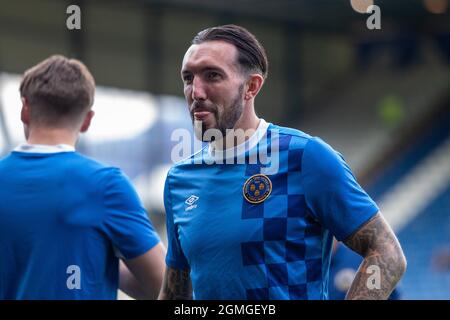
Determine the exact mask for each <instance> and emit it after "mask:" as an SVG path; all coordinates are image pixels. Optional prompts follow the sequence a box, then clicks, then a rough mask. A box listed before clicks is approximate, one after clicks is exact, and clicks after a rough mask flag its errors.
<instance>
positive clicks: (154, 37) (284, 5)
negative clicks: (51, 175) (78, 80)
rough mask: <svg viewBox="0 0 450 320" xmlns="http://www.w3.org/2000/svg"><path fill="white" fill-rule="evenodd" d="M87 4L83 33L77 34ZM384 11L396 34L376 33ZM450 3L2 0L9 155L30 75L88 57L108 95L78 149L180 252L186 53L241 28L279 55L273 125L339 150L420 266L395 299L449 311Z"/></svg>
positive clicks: (388, 28)
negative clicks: (175, 223) (171, 223)
mask: <svg viewBox="0 0 450 320" xmlns="http://www.w3.org/2000/svg"><path fill="white" fill-rule="evenodd" d="M72 4H76V5H78V6H79V7H80V9H81V30H68V28H67V27H66V20H67V18H68V17H69V16H70V14H67V13H66V9H67V7H68V6H69V5H72ZM371 4H375V5H376V6H378V8H379V9H380V17H381V19H380V23H381V25H380V26H381V29H373V30H371V29H369V28H368V27H367V24H368V22H367V20H368V19H369V20H370V19H372V20H371V21H372V23H373V22H374V21H375V20H373V19H375V18H374V17H372V18H371V16H372V13H373V12H374V11H371V12H372V13H366V8H367V7H368V5H371ZM449 7H450V1H449V0H391V1H381V0H380V1H377V0H373V1H372V0H351V1H350V0H227V1H225V0H217V1H216V0H165V1H163V0H160V1H158V0H128V1H114V0H95V1H93V0H91V1H89V0H84V1H80V0H79V1H75V0H74V1H63V0H39V1H36V0H14V1H12V0H0V156H4V155H5V154H7V153H8V152H9V151H10V150H11V149H12V148H14V147H15V146H16V145H17V144H19V143H21V142H23V141H24V137H23V130H22V126H21V123H20V117H19V114H20V107H21V104H20V97H19V91H18V88H19V82H20V79H21V74H22V73H23V72H24V71H25V70H26V69H28V68H29V67H31V66H33V65H35V64H36V63H38V62H39V61H41V60H43V59H45V58H47V57H48V56H50V55H52V54H63V55H66V56H69V57H74V58H78V59H81V60H82V61H83V62H85V64H86V65H87V66H88V68H89V69H90V70H91V72H92V73H93V75H94V77H95V79H96V82H97V84H98V90H97V93H96V100H95V103H94V110H95V111H96V117H95V118H94V121H93V124H92V127H91V130H90V132H89V133H87V134H86V135H83V136H82V138H81V139H80V141H79V145H78V151H80V152H81V153H83V154H86V155H89V156H92V157H95V158H97V159H99V160H101V161H103V162H104V163H107V164H110V165H115V166H119V167H121V168H122V169H123V170H124V171H125V172H126V173H127V174H128V176H129V177H130V178H131V179H132V181H133V183H134V185H135V186H136V188H137V189H138V191H139V194H140V196H141V198H142V200H143V201H144V203H145V205H146V207H147V209H148V212H149V216H150V218H151V220H152V221H153V223H154V224H155V226H156V227H157V228H158V231H159V232H160V235H161V237H162V238H163V239H164V240H165V239H166V235H165V226H164V219H165V217H164V207H163V202H162V198H163V197H162V192H163V186H164V180H165V176H166V173H167V170H168V169H169V167H170V166H171V165H172V162H171V152H172V149H173V147H174V146H175V145H176V144H177V143H179V141H173V139H171V137H172V133H173V131H174V130H175V129H178V128H185V129H186V130H190V131H191V121H190V117H189V114H188V112H187V107H186V103H185V101H184V98H183V93H182V82H181V79H180V75H179V71H180V66H181V61H182V57H183V55H184V53H185V51H186V49H187V48H188V47H189V44H190V41H191V39H192V38H193V36H194V35H195V34H196V33H197V32H198V31H200V30H202V29H204V28H207V27H210V26H214V25H220V24H226V23H235V24H240V25H242V26H244V27H246V28H248V29H249V30H250V31H251V32H253V33H254V34H255V35H256V36H257V38H258V39H259V40H260V41H261V42H262V44H263V45H264V47H265V48H266V51H267V54H268V57H269V78H268V80H267V81H266V84H265V86H264V87H263V90H262V92H261V93H260V95H259V96H258V98H257V99H256V109H257V113H258V115H259V116H261V117H263V118H264V119H266V120H267V121H269V122H273V123H276V124H279V125H284V126H291V127H294V128H297V129H300V130H302V131H305V132H307V133H309V134H311V135H315V136H320V137H321V138H323V139H324V140H326V141H327V142H328V143H330V144H331V145H332V146H333V147H334V148H335V149H336V150H338V151H340V152H341V153H342V154H343V155H344V157H345V159H346V160H347V162H348V163H349V164H350V166H351V167H352V169H353V171H354V172H355V175H356V176H357V177H358V180H359V182H360V183H361V184H362V185H363V187H364V188H365V189H366V190H367V191H368V193H369V194H370V195H371V196H372V197H373V198H374V199H375V200H376V201H377V203H378V204H379V205H380V207H381V211H382V212H383V214H384V215H385V216H386V218H387V220H388V221H389V222H390V223H391V225H392V227H393V228H394V230H395V231H396V233H397V234H398V237H399V240H400V242H401V244H402V246H403V249H404V251H405V254H406V257H407V259H408V270H407V272H406V274H405V276H404V278H403V280H402V282H401V284H400V286H399V288H398V292H397V293H398V296H396V297H397V298H401V299H450V90H449V89H450V72H449V71H450V8H449ZM375 23H376V21H375ZM369 24H370V23H369ZM192 149H193V150H192V151H194V149H195V148H194V144H193V148H192ZM340 247H343V245H342V246H340ZM344 250H345V248H344ZM340 251H341V250H339V248H338V249H337V250H336V251H335V260H334V261H333V267H332V268H333V269H332V277H331V278H330V286H331V287H332V288H331V292H332V297H334V298H336V299H339V298H340V297H342V293H345V290H346V288H347V287H348V283H349V282H350V281H351V279H352V276H353V274H354V271H355V269H356V268H357V266H358V264H359V262H360V260H358V259H359V258H358V257H356V258H355V257H349V253H348V252H343V253H340ZM120 298H126V297H124V295H122V294H121V295H120Z"/></svg>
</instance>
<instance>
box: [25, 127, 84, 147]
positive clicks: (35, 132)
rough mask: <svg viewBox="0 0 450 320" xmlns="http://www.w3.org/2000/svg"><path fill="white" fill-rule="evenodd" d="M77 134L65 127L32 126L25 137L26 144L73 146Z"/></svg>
mask: <svg viewBox="0 0 450 320" xmlns="http://www.w3.org/2000/svg"><path fill="white" fill-rule="evenodd" d="M77 138H78V135H77V134H75V133H74V132H72V131H70V130H67V129H59V128H45V129H42V128H34V129H32V130H30V133H29V136H28V138H27V143H28V144H41V145H58V144H66V145H69V146H72V147H75V143H76V141H77Z"/></svg>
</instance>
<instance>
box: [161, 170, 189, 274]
mask: <svg viewBox="0 0 450 320" xmlns="http://www.w3.org/2000/svg"><path fill="white" fill-rule="evenodd" d="M169 180H170V171H169V174H168V175H167V178H166V183H165V185H164V207H165V210H166V227H167V247H168V248H167V255H166V264H167V265H168V266H169V267H173V268H176V269H188V268H189V263H188V262H187V259H186V257H185V255H184V253H183V250H182V249H181V245H180V240H179V234H178V229H177V228H176V227H175V223H174V217H173V211H172V202H171V197H170V184H169Z"/></svg>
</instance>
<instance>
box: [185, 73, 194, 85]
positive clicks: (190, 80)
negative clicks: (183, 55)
mask: <svg viewBox="0 0 450 320" xmlns="http://www.w3.org/2000/svg"><path fill="white" fill-rule="evenodd" d="M192 79H193V77H192V75H190V74H186V75H184V76H183V82H184V83H191V82H192Z"/></svg>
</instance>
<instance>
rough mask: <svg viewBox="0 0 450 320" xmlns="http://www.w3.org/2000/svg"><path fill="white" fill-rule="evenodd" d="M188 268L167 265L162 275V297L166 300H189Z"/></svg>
mask: <svg viewBox="0 0 450 320" xmlns="http://www.w3.org/2000/svg"><path fill="white" fill-rule="evenodd" d="M189 273H190V271H189V269H184V270H181V269H174V268H170V267H167V268H166V274H165V276H164V283H163V289H162V298H163V299H167V300H191V299H192V284H191V278H190V276H189Z"/></svg>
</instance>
